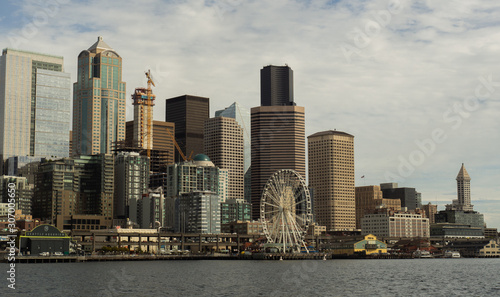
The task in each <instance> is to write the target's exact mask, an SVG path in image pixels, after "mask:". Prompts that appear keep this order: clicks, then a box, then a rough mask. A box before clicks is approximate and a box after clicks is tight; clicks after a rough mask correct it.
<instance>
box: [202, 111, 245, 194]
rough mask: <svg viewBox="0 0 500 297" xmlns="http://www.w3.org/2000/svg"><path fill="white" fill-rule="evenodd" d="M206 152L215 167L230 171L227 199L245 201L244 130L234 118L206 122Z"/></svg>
mask: <svg viewBox="0 0 500 297" xmlns="http://www.w3.org/2000/svg"><path fill="white" fill-rule="evenodd" d="M203 133H204V151H205V154H206V155H207V156H208V157H209V158H210V160H212V162H213V163H214V165H215V166H217V167H219V168H220V169H227V170H228V192H227V199H238V200H240V201H243V198H244V196H243V195H244V192H243V182H244V179H243V168H244V155H243V129H242V128H241V126H240V125H238V123H237V122H236V120H235V119H234V118H226V117H215V118H210V119H208V120H206V121H205V130H204V132H203Z"/></svg>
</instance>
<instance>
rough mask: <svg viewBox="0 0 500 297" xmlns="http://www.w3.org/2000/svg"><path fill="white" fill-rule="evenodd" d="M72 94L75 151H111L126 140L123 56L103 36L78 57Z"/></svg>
mask: <svg viewBox="0 0 500 297" xmlns="http://www.w3.org/2000/svg"><path fill="white" fill-rule="evenodd" d="M73 97H74V101H73V154H75V155H93V154H99V153H111V151H112V149H113V146H114V145H115V143H116V142H118V141H122V140H125V83H124V82H122V59H121V57H120V56H119V55H118V54H117V53H116V52H115V51H114V50H113V49H112V48H110V47H109V46H108V45H107V44H105V43H104V42H103V41H102V38H101V37H99V38H98V41H97V42H96V43H95V44H94V45H93V46H91V47H90V48H89V49H88V50H84V51H82V52H81V53H80V55H79V56H78V75H77V82H76V83H74V85H73Z"/></svg>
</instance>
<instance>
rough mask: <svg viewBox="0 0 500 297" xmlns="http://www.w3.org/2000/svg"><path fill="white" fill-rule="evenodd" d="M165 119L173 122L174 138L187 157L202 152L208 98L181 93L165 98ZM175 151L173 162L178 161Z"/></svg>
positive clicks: (179, 159)
mask: <svg viewBox="0 0 500 297" xmlns="http://www.w3.org/2000/svg"><path fill="white" fill-rule="evenodd" d="M165 105H166V120H165V121H167V122H171V123H174V124H175V140H176V141H177V144H178V145H179V147H180V149H181V150H182V152H183V153H184V155H186V157H189V155H190V154H191V152H192V155H193V156H196V155H197V154H201V153H203V129H204V123H205V120H207V119H208V118H209V113H210V106H209V99H208V98H205V97H198V96H191V95H183V96H179V97H175V98H170V99H167V100H166V104H165ZM180 161H182V159H181V158H180V156H179V154H178V152H177V151H176V152H175V162H180Z"/></svg>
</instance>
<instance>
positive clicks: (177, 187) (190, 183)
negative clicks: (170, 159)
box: [164, 154, 220, 228]
mask: <svg viewBox="0 0 500 297" xmlns="http://www.w3.org/2000/svg"><path fill="white" fill-rule="evenodd" d="M219 186H220V184H219V168H217V167H215V166H214V163H212V161H210V158H209V157H208V156H206V155H203V154H198V155H196V156H194V158H193V160H191V161H186V162H180V163H175V164H173V165H169V166H167V177H166V184H165V187H164V188H165V189H166V192H165V206H166V211H165V217H166V218H165V221H166V225H167V226H168V227H171V228H174V227H176V226H177V227H178V226H179V197H180V195H181V194H182V193H191V192H195V191H198V192H203V193H208V192H210V193H213V195H216V196H217V199H220V198H219V196H218V192H219ZM219 204H220V200H219ZM219 209H220V207H219Z"/></svg>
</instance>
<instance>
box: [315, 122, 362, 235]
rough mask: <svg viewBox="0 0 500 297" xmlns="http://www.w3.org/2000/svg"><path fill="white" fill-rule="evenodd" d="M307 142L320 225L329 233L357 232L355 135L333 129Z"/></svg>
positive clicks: (317, 217)
mask: <svg viewBox="0 0 500 297" xmlns="http://www.w3.org/2000/svg"><path fill="white" fill-rule="evenodd" d="M307 139H308V151H309V154H308V156H309V186H310V187H311V188H313V189H314V214H315V217H316V222H317V223H318V224H319V225H323V226H326V229H327V231H346V230H354V229H355V228H356V208H355V190H354V136H352V135H350V134H347V133H345V132H340V131H332V130H329V131H323V132H318V133H315V134H313V135H310V136H308V137H307Z"/></svg>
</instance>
